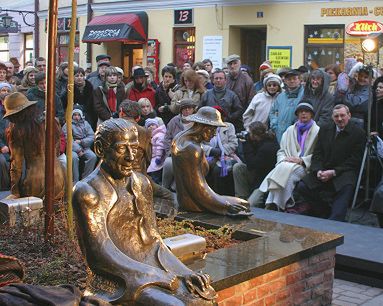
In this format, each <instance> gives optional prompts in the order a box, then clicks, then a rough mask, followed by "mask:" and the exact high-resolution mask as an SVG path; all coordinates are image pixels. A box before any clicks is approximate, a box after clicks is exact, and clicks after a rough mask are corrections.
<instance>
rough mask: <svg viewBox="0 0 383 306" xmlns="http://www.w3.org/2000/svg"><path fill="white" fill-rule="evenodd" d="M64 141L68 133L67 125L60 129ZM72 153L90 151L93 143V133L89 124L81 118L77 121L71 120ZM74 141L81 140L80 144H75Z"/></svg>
mask: <svg viewBox="0 0 383 306" xmlns="http://www.w3.org/2000/svg"><path fill="white" fill-rule="evenodd" d="M62 130H63V133H64V135H65V139H67V136H68V131H67V125H66V124H64V126H63V127H62ZM72 135H73V142H72V151H73V152H76V153H78V152H81V151H85V150H87V149H91V147H92V146H93V142H94V132H93V129H92V127H91V126H90V124H89V123H88V122H87V121H86V120H85V119H84V118H81V119H80V120H79V121H75V120H72ZM76 140H81V143H77V142H76Z"/></svg>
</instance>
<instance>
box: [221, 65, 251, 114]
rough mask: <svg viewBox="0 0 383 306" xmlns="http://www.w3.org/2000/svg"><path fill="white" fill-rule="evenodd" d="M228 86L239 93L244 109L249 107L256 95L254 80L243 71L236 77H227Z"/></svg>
mask: <svg viewBox="0 0 383 306" xmlns="http://www.w3.org/2000/svg"><path fill="white" fill-rule="evenodd" d="M226 88H228V89H230V90H232V91H234V92H235V93H236V94H237V96H238V98H239V101H241V105H242V108H243V109H246V108H247V106H248V105H249V103H250V101H251V100H252V99H253V97H254V95H255V92H254V83H253V80H252V79H251V78H250V77H249V76H248V75H246V74H244V73H242V72H241V71H240V72H239V74H238V75H237V76H236V77H233V76H231V75H229V76H228V77H227V82H226Z"/></svg>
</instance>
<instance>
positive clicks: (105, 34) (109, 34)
mask: <svg viewBox="0 0 383 306" xmlns="http://www.w3.org/2000/svg"><path fill="white" fill-rule="evenodd" d="M120 31H121V29H105V30H90V31H89V33H88V35H87V39H105V38H106V39H108V38H116V37H119V35H120Z"/></svg>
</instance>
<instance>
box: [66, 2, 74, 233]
mask: <svg viewBox="0 0 383 306" xmlns="http://www.w3.org/2000/svg"><path fill="white" fill-rule="evenodd" d="M76 10H77V0H72V17H71V26H70V34H69V52H68V99H67V108H66V116H65V118H66V127H67V146H66V147H67V150H66V152H67V159H66V161H67V162H66V164H67V167H66V171H67V175H66V191H67V201H68V216H67V218H68V235H69V238H70V239H73V208H72V188H73V173H72V167H71V165H72V141H73V135H72V111H73V95H74V67H73V61H74V42H75V36H76V17H77V16H76Z"/></svg>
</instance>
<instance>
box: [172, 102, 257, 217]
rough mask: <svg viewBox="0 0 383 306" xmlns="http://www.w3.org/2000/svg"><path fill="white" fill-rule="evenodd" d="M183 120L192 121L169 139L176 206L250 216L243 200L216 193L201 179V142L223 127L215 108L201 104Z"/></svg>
mask: <svg viewBox="0 0 383 306" xmlns="http://www.w3.org/2000/svg"><path fill="white" fill-rule="evenodd" d="M186 119H187V120H188V121H190V122H194V124H193V126H192V127H191V128H189V129H186V130H184V131H183V132H181V133H179V134H178V135H177V136H176V137H175V138H174V140H173V142H172V159H173V170H174V177H175V181H176V189H177V199H178V203H179V205H180V208H181V209H183V210H186V211H191V212H203V211H208V212H213V213H216V214H220V215H228V216H249V215H251V213H249V203H248V202H247V201H245V200H242V199H240V198H236V197H230V196H223V195H219V194H216V193H215V192H214V191H213V190H212V189H211V188H210V187H209V185H208V184H207V182H206V179H205V176H206V174H207V173H208V172H209V164H208V161H207V159H206V157H205V153H204V151H203V150H202V147H201V143H202V142H205V141H206V142H208V141H210V139H211V138H212V137H213V136H214V135H215V133H216V129H217V127H219V126H225V124H224V123H223V122H222V119H221V114H220V113H219V111H217V110H216V109H215V108H213V107H210V106H204V107H201V108H200V109H199V110H198V111H197V113H195V114H193V115H190V116H188V117H187V118H186Z"/></svg>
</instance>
